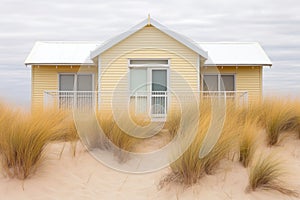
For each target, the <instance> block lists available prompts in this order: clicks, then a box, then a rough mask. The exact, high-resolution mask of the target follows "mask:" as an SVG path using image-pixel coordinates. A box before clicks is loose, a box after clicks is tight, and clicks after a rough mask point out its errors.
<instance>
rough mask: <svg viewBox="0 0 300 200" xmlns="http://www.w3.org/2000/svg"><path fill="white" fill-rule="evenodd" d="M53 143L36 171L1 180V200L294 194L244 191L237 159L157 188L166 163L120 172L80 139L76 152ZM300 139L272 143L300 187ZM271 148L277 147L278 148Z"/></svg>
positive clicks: (243, 176) (292, 181) (244, 175)
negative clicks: (186, 181)
mask: <svg viewBox="0 0 300 200" xmlns="http://www.w3.org/2000/svg"><path fill="white" fill-rule="evenodd" d="M63 145H64V143H58V144H52V145H51V146H49V147H48V149H47V155H46V157H47V159H46V161H45V162H44V164H43V166H42V167H41V168H39V170H38V171H37V173H36V174H35V175H34V176H32V177H31V178H29V179H28V180H25V181H20V180H16V179H8V178H5V177H2V178H1V179H0V199H22V200H26V199H30V200H31V199H55V200H56V199H66V200H68V199H70V200H71V199H72V200H73V199H109V200H112V199H131V200H134V199H138V200H143V199H212V200H218V199H250V200H252V199H253V200H254V199H296V198H294V197H289V196H285V195H282V194H280V193H278V192H275V191H261V190H258V191H255V192H251V193H247V192H245V188H246V186H247V180H248V174H247V169H245V168H243V167H242V166H241V165H240V164H239V163H237V162H231V161H223V162H222V163H221V165H220V168H219V169H218V171H217V173H216V174H215V175H211V176H206V177H204V178H203V179H201V180H200V182H199V183H198V184H196V185H194V186H192V187H189V188H184V187H183V186H181V185H177V184H173V183H172V184H169V185H167V186H166V187H164V188H163V189H160V190H159V189H158V187H157V186H158V183H159V181H160V179H161V178H162V177H163V176H164V175H165V174H167V173H168V172H169V169H168V168H165V169H163V170H160V171H158V172H155V173H148V174H143V175H133V174H126V173H121V172H117V171H115V170H113V169H110V168H108V167H106V166H104V165H103V164H101V163H99V162H98V161H96V160H95V159H94V158H93V157H91V156H90V154H89V153H88V152H87V151H86V150H85V149H84V147H83V146H81V145H80V144H78V145H77V155H76V156H75V157H72V151H71V149H70V145H69V144H65V145H66V147H65V149H64V151H63V153H62V155H61V157H60V153H61V150H62V147H63ZM299 145H300V140H295V139H293V138H285V139H284V141H283V142H282V143H281V144H280V145H279V146H277V147H273V148H274V149H275V150H276V151H278V153H279V154H282V155H283V156H282V157H283V159H285V160H286V161H287V163H288V164H289V165H287V170H289V171H290V173H291V177H290V178H289V179H288V180H287V181H288V183H290V184H291V185H292V186H293V187H294V188H295V189H298V190H299V189H300V149H299ZM274 149H273V150H274Z"/></svg>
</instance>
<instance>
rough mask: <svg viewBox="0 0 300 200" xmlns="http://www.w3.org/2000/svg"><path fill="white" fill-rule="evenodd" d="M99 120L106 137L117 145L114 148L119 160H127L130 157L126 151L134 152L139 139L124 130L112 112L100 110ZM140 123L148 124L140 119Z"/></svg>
mask: <svg viewBox="0 0 300 200" xmlns="http://www.w3.org/2000/svg"><path fill="white" fill-rule="evenodd" d="M98 122H99V125H100V126H101V128H102V130H103V132H104V134H105V135H106V137H107V138H108V139H109V140H110V142H112V144H113V145H115V146H116V147H117V148H114V149H115V150H116V151H115V152H114V154H115V155H116V156H117V158H118V159H119V161H120V162H125V161H127V160H128V157H127V153H126V152H132V151H133V150H134V148H135V146H136V144H137V142H138V141H139V139H138V138H135V137H133V136H131V135H128V134H127V133H126V132H125V131H124V130H122V129H121V128H120V127H119V125H118V124H117V123H116V122H115V120H114V118H113V115H112V113H111V112H99V114H98ZM139 123H140V124H142V123H145V124H147V123H148V122H147V121H139ZM108 149H111V147H110V145H108Z"/></svg>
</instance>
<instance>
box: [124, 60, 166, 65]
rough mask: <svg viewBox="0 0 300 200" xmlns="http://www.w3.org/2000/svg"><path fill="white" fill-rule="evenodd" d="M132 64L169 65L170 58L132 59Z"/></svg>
mask: <svg viewBox="0 0 300 200" xmlns="http://www.w3.org/2000/svg"><path fill="white" fill-rule="evenodd" d="M130 64H131V65H167V64H168V60H130Z"/></svg>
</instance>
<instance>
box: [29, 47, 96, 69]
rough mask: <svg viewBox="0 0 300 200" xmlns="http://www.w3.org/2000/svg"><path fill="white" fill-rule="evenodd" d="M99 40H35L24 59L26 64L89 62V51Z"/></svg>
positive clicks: (91, 62) (90, 61)
mask: <svg viewBox="0 0 300 200" xmlns="http://www.w3.org/2000/svg"><path fill="white" fill-rule="evenodd" d="M100 44H101V42H86V41H51V42H48V41H44V42H36V43H35V45H34V47H33V48H32V50H31V52H30V54H29V55H28V57H27V58H26V60H25V64H26V65H33V64H40V65H43V64H65V65H66V64H73V65H75V64H90V65H93V64H94V63H93V61H92V60H91V59H90V52H91V51H92V50H94V49H95V48H96V47H97V46H99V45H100Z"/></svg>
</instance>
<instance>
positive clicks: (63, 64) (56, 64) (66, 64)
mask: <svg viewBox="0 0 300 200" xmlns="http://www.w3.org/2000/svg"><path fill="white" fill-rule="evenodd" d="M25 65H26V66H27V65H31V66H32V65H39V66H52V65H53V67H55V66H71V65H72V66H77V65H78V66H91V67H94V66H96V64H95V63H26V64H25Z"/></svg>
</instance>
